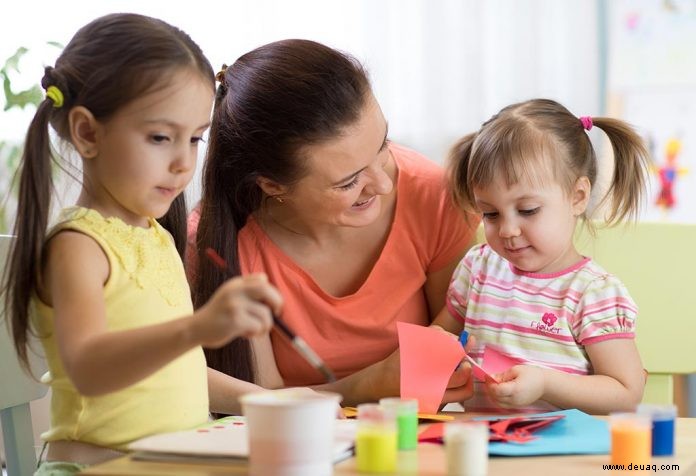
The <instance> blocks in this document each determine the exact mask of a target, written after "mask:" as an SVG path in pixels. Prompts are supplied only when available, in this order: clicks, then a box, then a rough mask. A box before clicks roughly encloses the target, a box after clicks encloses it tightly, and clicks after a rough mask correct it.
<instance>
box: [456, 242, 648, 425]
mask: <svg viewBox="0 0 696 476" xmlns="http://www.w3.org/2000/svg"><path fill="white" fill-rule="evenodd" d="M447 308H448V310H449V312H450V314H451V315H452V316H453V317H455V318H456V319H458V320H460V321H461V322H462V323H463V324H464V325H465V329H466V330H467V331H468V332H469V333H471V334H472V335H474V336H475V337H476V340H477V341H478V343H479V344H485V346H487V347H491V348H493V349H495V350H496V351H498V352H501V353H503V354H505V355H507V356H509V357H511V358H512V359H513V360H515V361H517V362H519V363H520V364H531V365H536V366H539V367H546V368H550V369H556V370H560V371H563V372H568V373H573V374H578V375H588V374H591V373H592V372H593V370H592V364H591V362H590V360H589V358H588V356H587V352H585V346H587V345H591V344H595V343H597V342H601V341H603V340H607V339H633V338H634V337H635V325H636V314H637V307H636V304H635V303H634V302H633V300H632V299H631V297H630V296H629V294H628V291H627V290H626V288H625V287H624V285H623V284H622V283H621V282H620V281H619V280H618V279H617V278H616V277H615V276H612V275H611V274H609V273H607V272H606V271H605V270H604V269H602V268H601V267H600V266H599V265H597V264H596V263H595V262H594V261H592V260H591V259H590V258H584V259H582V260H581V261H580V262H578V263H576V264H574V265H573V266H571V267H569V268H567V269H565V270H562V271H559V272H556V273H552V274H539V273H528V272H525V271H521V270H519V269H517V268H515V267H514V266H513V265H512V264H511V263H510V262H509V261H507V260H505V259H503V258H501V257H500V256H499V255H498V254H497V253H495V252H494V251H493V250H492V249H491V248H490V246H488V245H486V244H482V245H477V246H475V247H473V248H472V249H471V250H470V251H469V252H468V253H467V255H466V256H465V257H464V259H463V260H462V261H461V262H460V263H459V266H458V267H457V269H456V270H455V272H454V275H453V277H452V281H451V283H450V287H449V290H448V293H447ZM473 354H474V353H472V357H474V358H477V357H479V358H480V353H479V355H473ZM464 405H465V407H466V409H467V410H470V411H496V410H499V409H500V407H498V406H497V405H496V404H495V403H494V402H493V401H492V400H490V399H489V398H488V397H487V396H486V393H485V388H484V385H483V384H480V383H478V382H476V383H475V384H474V397H472V399H470V400H467V401H466V402H464ZM549 409H555V408H554V407H553V406H551V405H550V404H548V403H546V402H543V401H538V402H536V403H535V404H533V405H532V406H530V407H528V408H524V409H520V410H522V411H527V410H528V411H541V410H549Z"/></svg>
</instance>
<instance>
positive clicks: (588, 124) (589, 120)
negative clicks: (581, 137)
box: [580, 116, 592, 131]
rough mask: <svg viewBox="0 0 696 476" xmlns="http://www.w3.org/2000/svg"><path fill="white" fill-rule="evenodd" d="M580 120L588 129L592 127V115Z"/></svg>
mask: <svg viewBox="0 0 696 476" xmlns="http://www.w3.org/2000/svg"><path fill="white" fill-rule="evenodd" d="M580 122H581V123H582V127H584V128H585V130H586V131H589V130H590V129H592V118H591V117H590V116H582V117H580Z"/></svg>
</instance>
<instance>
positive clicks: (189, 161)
mask: <svg viewBox="0 0 696 476" xmlns="http://www.w3.org/2000/svg"><path fill="white" fill-rule="evenodd" d="M197 158H198V151H197V150H196V149H193V150H192V148H191V147H187V148H185V149H182V150H179V151H177V154H176V157H174V160H173V161H172V164H171V167H170V168H171V171H172V172H173V173H185V172H189V171H190V170H191V169H193V168H194V167H195V166H196V160H197Z"/></svg>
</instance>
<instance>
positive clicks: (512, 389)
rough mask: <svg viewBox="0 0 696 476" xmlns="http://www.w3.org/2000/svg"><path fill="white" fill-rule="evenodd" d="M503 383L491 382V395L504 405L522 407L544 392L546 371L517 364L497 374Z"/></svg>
mask: <svg viewBox="0 0 696 476" xmlns="http://www.w3.org/2000/svg"><path fill="white" fill-rule="evenodd" d="M497 377H498V380H499V381H500V382H501V383H494V382H489V383H487V384H486V385H487V388H488V392H489V394H490V396H491V397H492V398H493V399H494V400H496V401H497V402H498V403H499V404H500V405H501V406H503V407H513V408H514V407H521V406H525V405H530V404H532V403H534V402H536V401H537V400H539V399H540V398H541V397H542V395H543V394H544V371H543V370H542V369H540V368H539V367H534V366H531V365H516V366H514V367H512V368H511V369H508V370H506V371H505V372H503V373H501V374H498V375H497Z"/></svg>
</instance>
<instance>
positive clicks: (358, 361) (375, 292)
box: [189, 144, 478, 386]
mask: <svg viewBox="0 0 696 476" xmlns="http://www.w3.org/2000/svg"><path fill="white" fill-rule="evenodd" d="M389 148H390V151H391V153H392V156H393V157H394V159H395V162H396V166H397V168H398V176H397V183H396V187H397V192H396V197H397V199H396V211H395V214H394V222H393V223H392V227H391V230H390V232H389V236H388V238H387V241H386V243H385V245H384V248H383V250H382V253H381V255H380V257H379V259H378V260H377V262H376V263H375V265H374V267H373V269H372V271H371V272H370V274H369V276H368V277H367V279H366V281H365V282H364V283H363V285H362V286H361V287H360V289H358V291H356V292H355V293H354V294H351V295H348V296H342V297H335V296H332V295H330V294H328V293H326V292H325V291H324V290H322V289H321V288H320V287H319V286H318V285H317V284H316V282H315V281H314V279H313V278H312V277H311V276H310V275H309V274H307V273H306V272H305V271H304V270H303V269H302V268H301V267H300V266H298V265H297V264H296V263H295V262H294V261H293V260H292V259H290V257H288V256H287V255H286V254H285V253H284V252H283V251H282V250H281V249H280V248H278V247H277V246H276V245H275V244H274V243H273V242H272V241H271V239H270V238H269V237H268V235H266V233H265V232H264V231H263V229H261V227H260V226H259V225H258V223H257V222H256V220H255V219H254V218H253V217H249V219H248V221H247V224H246V226H244V228H242V230H241V231H240V232H239V235H238V236H239V243H238V250H239V258H240V265H241V270H242V274H248V273H257V272H263V273H266V274H267V275H268V279H269V280H270V282H271V283H273V284H274V285H275V286H276V287H277V288H278V289H279V290H280V293H281V294H282V295H283V298H284V301H285V305H284V307H283V315H282V319H283V320H284V321H285V322H286V323H287V324H288V326H289V327H290V328H291V329H293V330H294V331H295V333H296V334H298V335H300V336H302V338H303V339H304V340H305V341H306V342H307V343H308V344H309V346H310V347H312V349H314V350H315V351H316V352H317V353H318V354H319V356H320V357H321V358H322V359H323V360H324V362H325V363H326V364H327V365H328V366H329V367H330V368H331V369H332V370H333V371H334V372H335V373H336V376H337V377H339V378H341V377H345V376H347V375H350V374H352V373H354V372H357V371H358V370H361V369H363V368H365V367H367V366H369V365H371V364H374V363H375V362H378V361H379V360H381V359H383V358H385V357H387V356H388V355H389V354H391V353H392V352H393V351H394V350H395V349H396V348H397V346H398V338H397V331H396V322H397V321H403V322H410V323H414V324H420V325H428V324H429V313H428V304H427V302H426V298H425V294H424V292H423V285H424V284H425V281H426V276H427V275H428V274H429V273H432V272H435V271H439V270H440V269H442V268H443V267H444V266H445V265H447V264H449V263H450V262H451V261H452V260H453V259H456V258H457V257H458V256H460V255H461V254H462V253H463V252H464V250H465V249H466V247H467V245H468V244H470V243H471V241H472V239H473V237H474V232H475V229H476V225H477V224H478V223H477V222H476V221H475V220H471V223H470V224H467V223H466V222H465V220H464V218H463V215H462V213H461V212H460V211H458V210H457V209H456V208H455V207H454V206H453V204H452V202H451V200H450V199H449V197H448V194H447V191H446V186H445V182H444V176H443V172H442V169H441V168H440V167H439V166H438V165H437V164H435V163H433V162H431V161H429V160H428V159H426V158H425V157H423V156H422V155H420V154H418V153H416V152H414V151H412V150H409V149H406V148H404V147H401V146H398V145H395V144H391V145H390V146H389ZM198 218H199V216H198V212H197V211H194V212H193V213H192V215H191V217H190V218H189V234H190V235H193V233H195V229H196V227H197V226H198ZM189 243H195V239H193V238H191V239H189ZM189 256H195V253H190V254H189ZM337 272H340V271H337ZM271 341H272V344H273V352H274V354H275V361H276V363H277V365H278V369H279V371H280V374H281V375H282V377H283V380H284V382H285V385H287V386H301V385H312V384H318V383H321V382H322V381H323V379H322V376H321V374H320V373H319V372H318V371H316V370H315V369H313V368H312V367H311V366H310V365H309V364H308V363H307V362H306V361H305V360H304V359H303V358H302V357H301V356H300V355H298V353H297V351H296V350H295V349H294V348H293V347H292V346H291V345H290V343H289V341H288V340H287V339H286V338H285V337H284V336H282V335H280V334H279V333H278V332H276V331H274V332H272V333H271Z"/></svg>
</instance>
